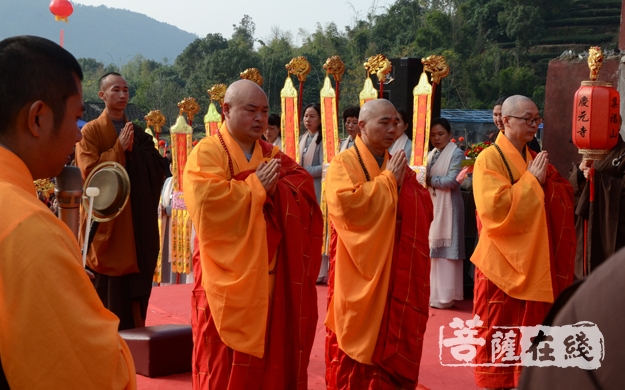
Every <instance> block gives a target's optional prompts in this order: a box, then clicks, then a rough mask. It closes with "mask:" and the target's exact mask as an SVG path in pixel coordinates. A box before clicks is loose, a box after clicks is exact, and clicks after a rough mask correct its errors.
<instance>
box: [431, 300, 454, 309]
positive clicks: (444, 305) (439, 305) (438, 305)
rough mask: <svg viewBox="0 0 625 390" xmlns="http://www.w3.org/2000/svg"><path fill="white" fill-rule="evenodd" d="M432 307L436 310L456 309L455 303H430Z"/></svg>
mask: <svg viewBox="0 0 625 390" xmlns="http://www.w3.org/2000/svg"><path fill="white" fill-rule="evenodd" d="M430 306H431V307H434V308H436V309H449V308H452V307H454V301H451V302H447V303H440V302H430Z"/></svg>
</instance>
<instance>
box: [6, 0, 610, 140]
mask: <svg viewBox="0 0 625 390" xmlns="http://www.w3.org/2000/svg"><path fill="white" fill-rule="evenodd" d="M0 1H2V0H0ZM29 1H32V0H29ZM620 13H621V0H593V1H588V0H395V1H394V3H392V4H390V5H389V6H387V7H384V8H382V7H380V8H376V9H370V10H369V11H368V12H367V13H366V15H362V14H361V15H362V16H361V17H360V18H359V20H356V21H354V22H353V23H352V25H350V26H348V27H346V28H340V27H339V26H337V25H335V24H333V23H330V24H325V25H321V24H320V25H318V27H317V29H316V31H314V32H312V33H311V34H306V33H304V32H300V33H299V34H298V35H297V39H295V37H294V36H293V35H292V34H291V33H289V32H285V31H280V30H279V29H278V28H275V29H274V31H273V35H272V36H271V37H269V38H268V39H263V40H262V41H261V40H259V39H258V37H256V36H255V24H254V22H253V20H252V19H251V18H250V17H249V16H245V17H244V18H243V19H242V20H241V22H240V23H239V25H238V26H235V27H234V31H232V35H231V37H230V38H226V37H224V35H225V34H208V35H207V36H205V37H201V38H197V39H195V40H194V41H193V42H191V43H190V44H189V45H188V46H187V47H186V48H184V50H183V51H182V53H181V54H180V55H178V56H177V57H176V58H175V61H173V62H171V61H169V62H168V63H163V62H161V61H160V59H158V60H157V61H153V60H149V59H145V58H141V57H135V58H132V60H130V61H128V62H127V63H126V64H125V65H124V66H123V67H122V69H120V71H121V72H122V74H124V76H126V79H127V80H128V81H129V84H130V89H131V96H132V102H133V103H135V104H136V105H137V106H139V107H141V108H142V109H143V110H144V111H146V112H147V111H149V110H153V109H159V110H161V111H162V112H163V113H165V115H166V116H167V118H168V121H169V123H173V121H175V119H176V115H177V114H178V108H177V106H176V103H177V102H179V101H180V100H182V98H184V97H187V96H193V97H195V98H196V99H197V100H198V102H199V103H200V107H201V113H202V115H196V116H195V125H196V128H198V129H203V128H204V125H203V116H204V115H203V114H204V113H206V109H207V107H208V103H209V97H208V95H207V93H206V90H207V89H209V88H211V87H212V86H213V85H214V84H217V83H226V84H228V83H231V82H233V81H235V80H237V79H238V78H239V74H240V72H241V71H243V70H245V69H247V68H252V67H253V68H258V69H259V70H260V72H261V74H262V76H263V78H264V84H263V89H264V90H265V92H267V95H268V97H269V103H270V107H271V111H272V112H276V113H279V112H280V90H281V89H282V87H283V86H284V82H285V78H286V77H287V72H286V69H285V64H286V63H288V62H289V60H290V59H291V58H293V57H296V56H305V57H306V58H307V59H308V60H309V61H310V63H311V67H312V69H311V72H310V74H309V75H308V77H307V79H306V82H305V87H304V94H303V101H304V103H312V102H318V101H319V91H320V89H321V87H322V84H323V80H324V77H325V70H324V69H323V64H324V63H325V61H326V59H327V58H329V57H331V56H334V55H339V56H340V57H341V59H342V60H343V61H344V62H345V69H346V71H345V74H344V76H343V81H342V82H341V88H340V110H339V111H342V110H343V109H345V108H346V107H347V106H350V105H355V104H358V101H359V99H358V94H359V92H360V90H361V89H362V87H363V82H364V79H365V75H366V73H365V70H364V68H363V62H364V61H365V60H366V59H367V58H368V57H369V56H373V55H376V54H378V53H382V54H384V55H386V56H387V57H389V58H398V57H417V58H419V57H426V56H428V55H431V54H440V55H443V56H445V58H446V59H447V63H448V64H449V67H450V73H449V75H448V76H447V77H446V78H445V79H444V80H443V82H442V84H441V85H442V94H441V96H442V106H443V108H460V109H479V108H492V104H493V103H494V102H495V100H497V99H498V98H499V97H501V96H504V95H507V96H509V95H513V94H522V95H526V96H529V97H531V98H532V99H533V100H534V101H535V102H536V103H537V105H538V106H539V107H543V106H544V101H545V82H546V76H547V67H548V63H549V61H550V60H552V59H554V58H556V57H558V56H559V55H560V54H562V53H563V52H564V51H567V53H568V52H569V50H571V51H573V52H575V53H580V52H582V51H585V50H588V47H589V46H593V45H600V46H601V47H602V48H603V49H604V51H606V52H609V51H610V50H614V49H616V48H617V42H618V35H619V34H618V32H619V23H620ZM75 20H78V18H76V19H75ZM72 23H74V21H70V25H71V24H72ZM110 29H111V28H109V30H110ZM228 35H229V34H228ZM68 39H70V38H69V37H68ZM144 56H146V54H144ZM92 57H95V58H96V59H90V58H86V59H81V64H82V65H83V70H84V71H85V82H84V83H83V87H84V91H85V97H86V98H87V99H93V100H97V79H98V78H99V77H100V76H101V75H102V73H103V72H104V71H106V70H113V69H111V66H112V65H111V64H110V63H109V62H110V61H101V60H97V59H98V58H101V56H95V55H93V56H92ZM294 81H295V83H296V87H297V86H298V85H297V83H298V82H297V80H295V79H294ZM410 87H412V86H410ZM410 87H409V88H410Z"/></svg>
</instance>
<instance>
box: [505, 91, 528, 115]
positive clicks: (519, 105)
mask: <svg viewBox="0 0 625 390" xmlns="http://www.w3.org/2000/svg"><path fill="white" fill-rule="evenodd" d="M528 103H531V104H533V105H534V106H536V104H534V102H533V101H532V99H530V98H528V97H527V96H523V95H514V96H510V97H509V98H507V99H506V100H505V101H504V102H503V104H502V105H501V114H502V115H503V116H506V115H519V114H522V112H520V111H521V110H522V109H523V107H524V106H525V104H528Z"/></svg>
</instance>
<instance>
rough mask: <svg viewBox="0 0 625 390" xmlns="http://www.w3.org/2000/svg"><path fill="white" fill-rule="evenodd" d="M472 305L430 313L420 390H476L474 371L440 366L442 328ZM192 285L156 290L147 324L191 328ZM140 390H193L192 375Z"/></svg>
mask: <svg viewBox="0 0 625 390" xmlns="http://www.w3.org/2000/svg"><path fill="white" fill-rule="evenodd" d="M326 290H327V288H326V286H317V292H318V302H319V323H318V325H317V335H316V338H315V345H314V346H313V350H312V355H311V359H310V366H309V367H308V378H309V379H308V387H309V389H311V390H323V389H325V381H324V375H325V361H324V348H325V327H324V326H323V320H324V318H325V313H326ZM471 305H472V303H471V301H463V302H461V303H460V304H458V307H457V308H455V309H451V310H438V309H430V319H429V322H428V327H427V331H426V333H425V341H424V349H423V357H422V358H421V372H420V374H419V382H420V384H419V389H424V390H425V389H429V390H472V389H479V388H478V387H477V386H475V380H474V378H473V368H470V367H444V366H441V365H440V363H439V348H438V337H439V336H438V335H439V329H440V327H441V326H445V327H446V328H448V327H449V323H450V322H451V321H452V320H453V318H454V317H459V318H460V319H462V320H468V319H470V317H471ZM190 323H191V285H190V284H185V285H177V286H161V287H155V288H153V289H152V297H151V299H150V306H149V308H148V317H147V320H146V324H147V325H148V326H149V325H162V324H190ZM137 385H138V388H139V389H140V390H166V389H167V390H183V389H184V390H189V389H191V373H187V374H178V375H170V376H165V377H159V378H147V377H144V376H141V375H137Z"/></svg>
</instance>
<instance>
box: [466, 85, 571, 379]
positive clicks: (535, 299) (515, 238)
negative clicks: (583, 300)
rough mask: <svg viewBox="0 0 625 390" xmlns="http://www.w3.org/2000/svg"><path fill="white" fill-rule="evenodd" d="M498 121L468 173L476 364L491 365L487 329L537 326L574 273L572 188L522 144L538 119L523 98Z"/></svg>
mask: <svg viewBox="0 0 625 390" xmlns="http://www.w3.org/2000/svg"><path fill="white" fill-rule="evenodd" d="M502 120H503V123H504V131H503V132H502V133H500V134H499V135H498V136H497V139H496V141H495V143H494V144H493V146H492V147H489V148H487V149H485V150H484V151H483V152H482V153H480V155H479V156H478V158H477V161H476V163H475V170H474V174H473V186H474V187H473V188H474V190H473V193H474V196H475V205H476V208H477V214H478V218H479V220H480V221H481V224H482V228H481V231H480V236H479V242H478V245H477V247H476V249H475V252H474V253H473V256H472V257H471V261H472V262H473V263H474V264H475V267H476V270H475V295H474V298H473V299H474V302H473V307H474V313H475V314H477V315H479V316H480V319H481V320H482V321H484V324H483V325H482V326H481V327H479V328H478V337H481V338H484V339H485V340H486V344H485V345H484V346H483V347H478V351H477V357H476V359H475V361H476V363H478V364H485V363H492V362H493V360H492V356H491V345H492V344H491V341H492V336H493V333H494V330H493V329H492V327H493V326H534V325H538V324H540V323H541V321H542V320H543V319H544V317H545V315H546V314H547V311H548V310H549V308H550V307H551V304H552V303H553V301H554V299H555V298H556V297H557V296H558V294H559V293H560V292H561V291H562V290H563V289H564V288H565V287H566V286H568V285H569V284H571V283H572V282H573V272H574V259H575V245H576V238H575V226H574V222H573V188H572V187H571V185H570V184H569V182H568V181H567V180H566V179H564V178H563V177H562V176H560V174H558V172H557V171H556V169H555V168H554V167H553V165H551V164H549V160H548V155H547V152H546V151H543V152H540V153H538V154H536V153H535V152H533V151H532V150H531V149H529V148H528V147H527V143H528V142H530V141H531V140H532V138H533V137H534V135H535V134H536V131H537V129H538V125H540V123H541V122H542V118H541V117H540V116H539V112H538V108H537V107H536V104H534V102H532V101H531V100H530V99H529V98H527V97H525V96H521V95H515V96H511V97H509V98H507V99H506V101H505V102H504V103H503V106H502ZM517 347H518V346H517ZM519 353H520V351H519V350H517V353H516V355H519ZM498 363H501V361H499V362H498ZM520 373H521V367H520V366H516V367H476V369H475V380H476V383H477V385H478V386H480V387H484V388H493V389H510V388H514V387H516V386H517V384H518V380H519V375H520Z"/></svg>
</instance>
